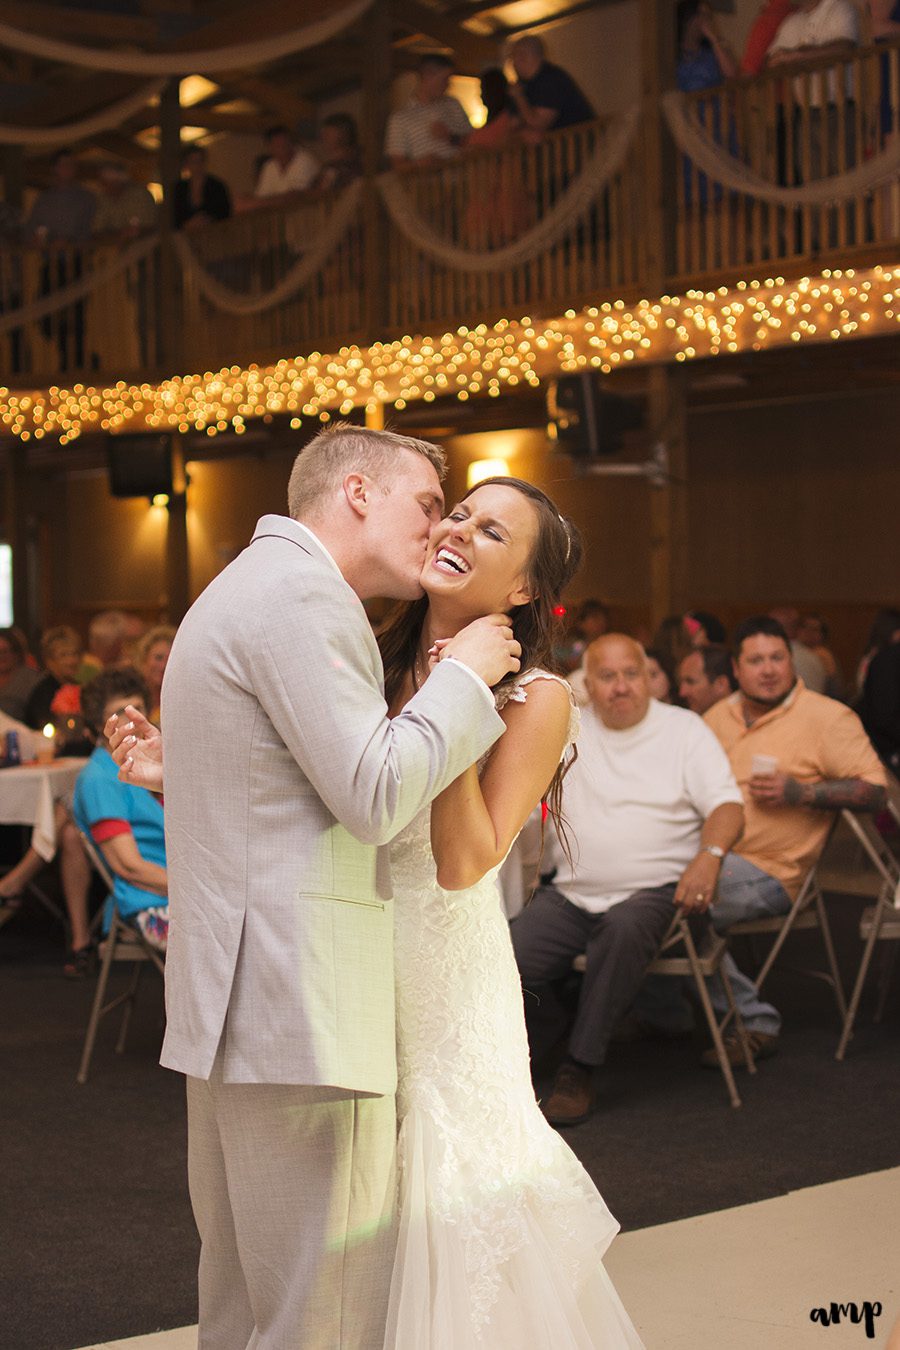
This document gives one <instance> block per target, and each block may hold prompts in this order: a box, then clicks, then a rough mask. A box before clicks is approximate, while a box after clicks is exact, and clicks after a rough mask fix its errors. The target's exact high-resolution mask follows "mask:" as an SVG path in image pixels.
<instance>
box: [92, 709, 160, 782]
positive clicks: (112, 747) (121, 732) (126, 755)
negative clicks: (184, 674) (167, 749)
mask: <svg viewBox="0 0 900 1350" xmlns="http://www.w3.org/2000/svg"><path fill="white" fill-rule="evenodd" d="M103 734H104V736H105V737H106V740H107V743H108V746H109V753H110V754H111V755H112V757H113V759H114V760H115V762H116V764H118V766H119V778H120V779H121V780H122V782H123V783H131V784H132V786H134V787H142V788H147V790H148V791H149V792H162V790H163V749H162V734H161V733H160V730H159V727H155V726H154V725H153V723H152V722H150V721H149V720H148V719H147V718H146V717H145V716H144V714H143V713H141V712H138V710H137V708H134V707H132V705H131V704H130V703H129V704H126V706H125V709H124V711H123V712H122V713H114V714H113V716H112V717H111V718H110V719H109V721H108V722H107V723H106V726H105V727H104V728H103Z"/></svg>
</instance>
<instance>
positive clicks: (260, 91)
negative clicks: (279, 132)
mask: <svg viewBox="0 0 900 1350" xmlns="http://www.w3.org/2000/svg"><path fill="white" fill-rule="evenodd" d="M229 84H230V86H231V88H233V89H236V90H237V91H238V93H239V94H241V95H242V96H243V97H244V98H248V99H250V100H251V102H253V103H256V104H257V105H258V106H259V108H260V109H261V110H262V111H263V112H265V113H270V114H271V115H272V116H273V117H280V118H281V120H282V121H283V122H286V123H287V124H288V125H289V126H292V125H293V124H294V123H296V122H302V121H305V120H306V119H308V118H310V117H315V115H316V106H315V104H314V103H312V102H310V100H309V99H307V98H300V97H298V96H297V94H295V93H294V89H293V87H291V88H287V87H286V86H285V85H281V84H276V83H275V82H274V80H265V79H262V78H260V77H258V76H255V75H242V76H239V77H238V78H237V79H234V78H232V79H231V80H230V81H229Z"/></svg>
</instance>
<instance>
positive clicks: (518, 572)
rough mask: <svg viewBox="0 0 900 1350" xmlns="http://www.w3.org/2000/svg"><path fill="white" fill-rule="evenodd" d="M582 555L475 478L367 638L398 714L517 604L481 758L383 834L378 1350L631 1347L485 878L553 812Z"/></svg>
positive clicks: (542, 513) (570, 735) (542, 503)
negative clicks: (387, 1140)
mask: <svg viewBox="0 0 900 1350" xmlns="http://www.w3.org/2000/svg"><path fill="white" fill-rule="evenodd" d="M580 557H581V544H580V540H579V537H578V534H577V532H576V530H575V527H574V526H573V525H571V524H570V523H568V522H566V521H564V520H563V519H562V517H561V516H560V515H559V513H558V512H557V510H556V508H555V507H554V505H553V503H552V502H551V501H550V499H549V498H548V497H546V496H545V495H544V493H542V492H541V491H539V490H538V489H537V488H535V487H533V486H532V485H531V484H530V483H527V482H524V481H522V480H520V479H515V478H498V479H487V480H485V481H483V482H482V483H480V484H479V485H478V486H477V487H475V488H473V489H472V490H471V491H470V492H469V493H468V494H467V495H466V497H465V498H464V499H463V500H462V501H461V502H460V504H459V505H458V506H456V507H455V508H454V509H453V511H451V513H450V514H449V516H448V517H447V518H446V519H445V520H444V521H442V523H441V524H440V525H439V526H437V527H436V529H435V531H434V533H433V534H432V537H431V542H430V545H429V552H428V556H427V558H426V562H425V568H424V571H423V574H422V586H423V589H424V590H425V593H426V594H425V598H424V599H423V600H418V601H415V602H413V603H412V604H409V605H406V606H404V607H403V608H402V609H401V610H400V611H399V612H398V613H397V615H396V617H395V618H394V619H393V620H392V622H391V623H390V624H389V626H388V627H387V629H386V630H385V631H384V632H383V634H382V635H381V639H380V643H381V648H382V656H383V659H384V666H385V685H386V697H387V700H388V703H389V705H390V710H391V713H392V714H396V713H397V712H399V710H400V709H401V708H402V707H403V705H404V704H405V703H406V702H407V701H408V700H409V699H410V698H411V697H412V696H413V694H414V693H415V691H416V690H417V689H418V688H419V687H420V685H421V683H422V682H423V681H424V680H425V679H426V678H427V676H428V671H429V664H430V661H433V660H434V659H438V658H439V654H440V648H441V645H442V642H443V641H445V640H447V639H449V638H451V637H452V636H453V635H454V634H455V633H457V632H458V631H459V630H460V629H462V628H463V627H465V625H466V624H468V623H470V622H471V621H472V620H473V619H475V618H478V617H480V616H481V615H485V614H492V613H497V612H501V611H505V612H508V613H509V614H510V615H511V617H512V620H513V631H514V634H515V637H516V638H517V639H518V641H519V642H520V643H521V646H522V662H521V670H522V672H523V673H522V674H520V675H511V676H509V677H508V678H507V679H506V680H504V681H503V682H502V684H501V685H500V686H498V688H497V689H496V690H495V696H496V702H497V707H498V710H500V712H501V715H502V717H503V719H504V721H505V722H506V726H507V729H506V733H505V734H504V735H503V736H502V737H501V739H500V741H499V742H498V743H497V745H496V747H495V748H494V750H493V751H492V752H491V753H490V755H489V756H488V757H487V760H486V762H485V763H482V764H480V765H473V766H472V767H471V768H470V769H469V770H468V771H467V772H466V773H464V774H463V775H461V777H459V778H458V779H457V780H456V781H455V782H454V783H452V784H451V785H450V786H449V787H448V788H447V789H446V790H445V791H444V792H443V793H442V794H441V795H440V796H439V797H437V798H436V800H435V801H434V802H433V804H432V806H431V807H430V809H429V808H426V809H425V810H424V811H422V812H421V813H420V814H419V816H417V817H416V819H414V820H413V821H412V822H411V824H410V825H408V826H407V828H406V829H405V830H403V831H402V833H401V834H400V835H398V837H397V838H396V839H395V840H394V842H393V843H392V845H391V870H392V874H393V881H394V896H395V952H396V980H397V1058H398V1073H399V1084H398V1118H399V1139H398V1163H399V1172H400V1205H399V1241H398V1247H397V1254H396V1259H395V1263H394V1272H393V1279H392V1282H391V1295H390V1306H389V1311H388V1322H387V1332H386V1336H385V1350H476V1347H477V1348H479V1350H522V1348H523V1347H525V1346H529V1347H533V1348H535V1350H589V1348H590V1350H593V1348H594V1347H604V1348H609V1350H613V1348H616V1350H618V1348H619V1347H639V1346H640V1345H641V1342H640V1339H639V1337H638V1335H637V1333H636V1331H635V1330H634V1327H633V1326H632V1324H631V1322H630V1320H629V1318H628V1315H627V1313H626V1312H625V1309H624V1308H623V1306H622V1304H621V1302H620V1300H619V1298H618V1295H617V1294H616V1292H615V1289H614V1288H613V1286H612V1283H611V1281H610V1279H609V1277H608V1275H607V1274H606V1272H605V1270H604V1268H603V1264H602V1256H603V1253H604V1251H605V1250H606V1248H607V1246H608V1245H609V1243H610V1241H611V1240H612V1238H613V1236H614V1235H615V1233H616V1232H617V1231H618V1224H617V1223H616V1221H615V1219H613V1217H612V1215H611V1214H610V1213H609V1211H608V1209H607V1208H606V1206H605V1204H604V1203H603V1200H602V1199H601V1197H600V1195H599V1194H598V1192H597V1190H596V1189H595V1187H594V1185H593V1183H592V1182H591V1180H590V1178H589V1176H588V1175H587V1173H586V1172H585V1171H584V1169H583V1168H582V1166H581V1164H580V1163H579V1162H578V1160H577V1159H576V1158H575V1156H574V1154H573V1153H572V1152H571V1151H570V1150H569V1148H568V1147H567V1146H566V1144H565V1143H563V1141H562V1139H561V1138H560V1137H559V1136H558V1135H557V1134H556V1132H555V1131H554V1130H553V1129H552V1128H551V1127H550V1125H548V1123H547V1122H546V1121H545V1119H544V1117H543V1116H542V1114H541V1112H540V1109H539V1107H538V1104H537V1102H536V1101H535V1097H534V1092H533V1089H532V1085H531V1078H530V1072H529V1060H528V1042H527V1038H526V1033H525V1021H524V1014H523V1007H522V990H521V985H520V981H519V975H518V971H517V969H516V965H515V960H514V958H513V951H512V945H511V942H510V937H509V929H508V925H507V922H506V919H505V918H504V915H503V912H502V910H501V906H500V902H499V894H498V889H497V884H496V879H497V873H498V871H499V869H500V865H501V864H502V862H503V861H504V859H505V857H506V855H507V853H508V851H509V849H510V847H511V846H512V844H513V842H514V840H515V838H516V836H517V835H518V833H519V831H520V829H521V828H522V825H523V824H524V822H525V820H526V819H527V817H528V816H529V815H530V813H531V811H532V810H533V809H534V807H535V806H536V805H537V804H538V802H539V801H541V799H542V798H543V799H544V800H546V802H547V805H548V809H549V811H550V813H551V815H552V816H553V817H554V818H555V819H557V820H558V819H559V813H560V786H561V781H562V776H563V772H564V769H563V763H564V760H565V758H566V752H567V750H568V748H569V747H570V746H571V744H572V742H573V741H574V738H575V734H576V731H577V720H576V719H577V713H575V711H574V709H573V704H572V697H571V694H570V692H569V687H568V685H567V684H566V683H565V682H564V681H563V680H562V679H561V678H560V677H559V676H558V675H555V674H553V673H551V671H550V670H549V669H548V666H549V665H550V664H551V659H552V658H551V644H552V632H553V610H554V607H555V606H556V605H557V604H558V603H559V597H560V592H561V591H562V588H563V587H564V586H565V584H566V583H567V582H568V581H569V580H570V579H571V577H572V575H573V574H574V572H575V570H576V568H577V566H578V563H579V562H580ZM548 784H550V787H549V790H548Z"/></svg>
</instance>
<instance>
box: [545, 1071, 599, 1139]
mask: <svg viewBox="0 0 900 1350" xmlns="http://www.w3.org/2000/svg"><path fill="white" fill-rule="evenodd" d="M542 1106H543V1111H544V1115H545V1116H546V1117H547V1119H548V1120H549V1122H550V1124H551V1125H580V1124H581V1122H582V1121H583V1120H587V1118H588V1116H589V1115H590V1114H591V1112H592V1111H593V1109H594V1075H593V1073H592V1072H591V1071H590V1070H589V1069H581V1068H579V1067H578V1065H577V1064H563V1066H562V1068H561V1069H560V1070H559V1072H558V1073H557V1075H556V1078H555V1080H554V1083H553V1091H552V1092H551V1093H550V1096H549V1097H548V1099H547V1101H546V1102H544V1103H542Z"/></svg>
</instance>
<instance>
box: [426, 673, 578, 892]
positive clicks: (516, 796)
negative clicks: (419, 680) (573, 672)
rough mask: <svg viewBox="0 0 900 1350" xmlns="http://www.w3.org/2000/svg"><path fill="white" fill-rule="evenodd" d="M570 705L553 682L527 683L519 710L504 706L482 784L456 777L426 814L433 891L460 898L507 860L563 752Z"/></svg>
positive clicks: (471, 772)
mask: <svg viewBox="0 0 900 1350" xmlns="http://www.w3.org/2000/svg"><path fill="white" fill-rule="evenodd" d="M570 711H571V705H570V701H569V695H568V693H567V691H566V689H565V688H564V687H563V685H562V684H560V683H558V682H557V681H556V680H534V681H532V682H531V683H530V684H529V685H528V697H527V699H526V701H525V702H524V703H515V702H510V703H508V704H507V705H506V707H505V708H504V709H503V712H502V713H501V716H502V718H503V720H504V722H505V723H506V734H505V735H503V736H501V738H500V741H499V742H498V744H497V747H496V749H495V750H494V751H493V753H492V755H491V757H490V759H489V760H488V763H487V766H486V768H485V770H484V773H483V774H482V775H481V778H479V776H478V769H477V766H476V765H474V764H473V765H472V767H471V768H469V769H467V770H466V771H465V773H462V774H460V776H459V778H457V779H456V780H455V781H454V782H453V783H451V784H450V786H449V787H447V788H445V789H444V791H443V792H442V793H441V794H440V796H438V797H436V798H435V800H434V802H433V804H432V807H431V847H432V850H433V852H434V859H435V862H436V863H437V880H438V885H440V886H443V887H444V889H445V890H448V891H461V890H465V888H466V887H467V886H473V885H474V884H475V882H476V881H478V880H479V879H480V878H481V877H483V876H484V874H485V872H489V871H490V870H491V868H492V867H496V866H497V864H498V863H500V862H502V861H503V859H504V858H505V857H506V854H507V852H508V850H509V847H510V845H511V844H512V842H513V840H514V839H515V837H516V835H517V834H518V833H519V831H520V830H521V828H522V826H523V825H524V824H525V821H526V820H527V819H528V817H529V815H530V814H531V812H532V811H533V810H534V807H535V806H536V805H537V803H538V802H539V801H540V799H541V796H542V794H543V793H544V792H545V791H546V790H547V787H548V785H549V784H550V783H551V782H552V780H553V775H554V774H555V773H556V770H557V767H558V765H559V761H560V756H561V755H562V752H563V749H564V748H565V744H566V737H567V735H568V730H569V716H570Z"/></svg>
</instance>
